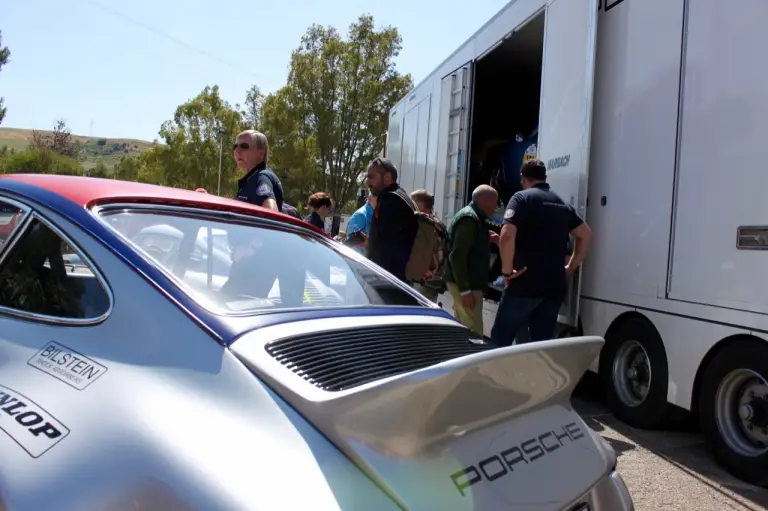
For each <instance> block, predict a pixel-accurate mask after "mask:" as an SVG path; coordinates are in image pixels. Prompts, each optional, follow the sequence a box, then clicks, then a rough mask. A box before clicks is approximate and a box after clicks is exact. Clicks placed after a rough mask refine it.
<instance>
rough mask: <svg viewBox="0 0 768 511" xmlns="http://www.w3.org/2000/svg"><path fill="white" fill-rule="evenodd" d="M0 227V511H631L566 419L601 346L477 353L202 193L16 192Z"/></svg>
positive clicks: (461, 332)
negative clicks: (0, 233) (2, 230)
mask: <svg viewBox="0 0 768 511" xmlns="http://www.w3.org/2000/svg"><path fill="white" fill-rule="evenodd" d="M0 207H2V210H3V211H4V212H6V213H7V215H6V216H8V217H9V218H15V220H14V222H15V223H14V224H13V225H12V226H11V228H9V229H8V230H9V232H8V233H7V235H6V237H5V239H4V244H3V245H2V248H0V510H3V511H83V510H85V511H90V510H94V511H106V510H112V511H116V510H120V511H128V510H176V511H180V510H188V511H191V510H198V511H203V510H251V511H253V510H270V511H271V510H289V511H292V510H299V509H302V510H339V509H342V510H361V511H379V510H382V511H383V510H397V509H403V510H425V511H451V510H456V511H469V510H489V511H497V510H515V509H520V510H526V511H540V510H542V511H543V510H567V511H576V510H580V511H584V510H591V511H609V510H610V511H624V510H630V509H633V506H632V501H631V498H630V496H629V493H628V491H627V489H626V487H625V485H624V483H623V481H622V479H621V477H620V476H619V474H618V473H617V472H616V455H615V453H614V451H613V450H612V449H611V447H610V446H609V445H608V444H607V443H606V442H605V441H604V440H602V439H601V438H600V437H599V436H598V435H597V434H596V433H594V432H593V431H592V430H591V429H590V428H589V427H588V426H587V425H586V424H585V423H584V422H583V421H582V420H581V418H580V417H579V415H578V414H577V413H576V412H575V411H574V410H573V408H572V407H571V404H570V396H571V392H572V390H573V388H574V386H575V385H576V383H577V382H578V380H579V379H580V378H581V376H582V374H583V373H584V371H585V370H586V368H587V367H588V365H589V364H590V362H591V361H592V360H593V359H594V358H595V356H596V355H597V353H598V351H599V349H600V347H601V346H602V344H603V340H602V339H600V338H595V337H582V338H573V339H564V340H553V341H547V342H541V343H535V344H531V345H525V346H513V347H509V348H502V349H491V348H490V347H489V346H487V345H485V344H483V343H482V340H480V339H475V338H473V335H472V334H471V332H470V331H469V330H467V329H466V328H464V327H463V326H461V325H460V324H458V323H457V322H456V321H455V320H454V319H452V318H451V316H450V315H448V314H447V313H445V312H444V311H442V310H440V309H438V308H436V307H434V306H432V305H430V303H429V302H427V301H426V300H425V299H424V298H423V297H421V296H420V295H419V294H418V293H416V292H415V291H413V290H412V289H411V288H409V287H407V286H404V285H402V284H400V283H399V282H397V281H396V280H394V279H393V278H392V277H391V276H390V275H389V274H387V273H386V272H384V271H382V270H381V269H380V268H378V267H377V266H375V265H373V264H372V263H370V262H368V261H367V260H366V259H365V258H363V257H361V256H359V255H358V254H357V253H356V252H354V251H352V250H351V249H348V248H345V247H343V246H341V245H340V244H337V243H335V242H333V241H331V240H329V239H328V238H327V237H325V236H323V235H322V234H320V233H319V232H318V231H316V230H313V228H312V227H309V226H308V225H307V224H304V223H303V222H301V221H300V220H297V219H293V218H290V217H287V216H283V215H280V214H277V213H272V212H270V211H266V210H264V209H261V208H258V207H255V206H250V205H248V204H244V203H241V202H236V201H231V200H228V199H221V198H218V197H214V196H210V195H205V194H200V193H196V192H186V191H184V190H176V189H169V188H163V187H156V186H150V185H143V184H138V183H124V182H119V181H112V180H100V179H90V178H80V177H64V176H52V175H34V176H31V175H12V176H2V178H0ZM6 224H8V222H6Z"/></svg>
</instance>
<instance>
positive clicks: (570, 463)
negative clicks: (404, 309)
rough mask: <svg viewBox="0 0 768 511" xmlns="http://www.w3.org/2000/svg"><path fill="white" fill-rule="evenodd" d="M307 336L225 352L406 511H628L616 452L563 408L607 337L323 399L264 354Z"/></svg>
mask: <svg viewBox="0 0 768 511" xmlns="http://www.w3.org/2000/svg"><path fill="white" fill-rule="evenodd" d="M391 319H392V320H395V319H394V318H391ZM318 326H319V324H318ZM312 328H315V326H313V327H312ZM305 329H306V328H305V327H302V326H298V325H295V324H294V325H292V326H289V327H287V328H286V325H283V326H282V327H281V330H280V331H279V332H278V331H275V332H270V331H265V330H266V329H261V330H259V331H257V332H253V333H252V334H247V335H246V336H244V337H243V338H241V339H240V340H238V341H236V342H235V343H234V344H233V345H232V346H231V349H232V351H233V352H234V353H235V354H236V355H237V356H238V357H239V358H240V359H241V360H242V361H243V362H244V363H246V365H248V366H249V367H250V368H251V369H252V370H253V371H254V372H256V373H257V374H258V376H259V377H261V378H262V379H263V380H264V381H265V382H266V383H267V384H268V385H270V386H271V387H272V388H273V389H275V391H276V392H277V393H278V394H280V395H281V396H282V397H283V398H284V399H285V400H286V401H288V402H289V403H290V404H291V405H292V406H293V407H294V408H296V409H297V410H298V411H299V412H300V413H301V414H302V415H303V416H304V417H306V418H307V419H308V420H309V421H310V422H311V423H312V424H314V426H315V427H316V428H318V430H320V431H321V432H322V433H323V434H324V435H325V436H326V437H327V438H328V439H329V440H330V441H331V442H332V443H334V444H335V445H336V446H337V447H338V448H339V449H340V450H341V451H343V452H344V453H345V454H346V455H347V456H348V457H349V458H350V459H352V460H353V461H354V462H355V463H356V464H357V466H358V467H359V468H360V469H361V470H363V471H364V472H365V473H367V474H368V476H369V477H370V478H371V479H372V480H373V481H374V482H376V483H377V484H378V485H379V487H380V488H382V490H383V491H385V492H386V493H388V494H389V495H390V496H391V497H392V498H393V499H394V500H395V501H396V502H397V503H398V504H399V505H400V506H401V507H402V508H403V509H414V510H424V509H429V510H432V509H435V510H437V509H439V510H441V511H448V510H461V511H463V510H495V511H497V510H504V509H526V510H528V511H540V510H541V511H543V510H564V509H591V510H595V509H606V510H607V509H611V510H624V509H632V507H631V500H629V504H627V503H626V502H627V499H628V498H629V495H628V493H626V487H625V486H624V484H623V482H622V481H621V478H620V477H619V476H618V474H615V473H614V470H615V465H616V455H615V453H614V451H613V449H612V448H611V447H610V446H609V445H608V444H607V442H605V441H604V440H603V439H602V438H600V436H599V435H598V434H597V433H595V432H593V431H592V430H591V429H590V428H589V427H588V426H587V425H586V424H585V423H584V421H583V420H582V419H581V418H580V416H579V415H578V414H577V413H576V412H575V411H574V410H573V408H572V406H571V403H570V397H571V393H572V391H573V389H574V387H575V386H576V384H577V383H578V381H579V380H580V378H581V377H582V375H583V374H584V372H585V371H586V370H587V368H588V366H589V364H590V363H591V362H592V360H593V359H594V358H595V357H596V356H597V354H598V352H599V350H600V348H601V347H602V345H603V343H604V341H603V339H601V338H599V337H578V338H570V339H557V340H551V341H543V342H537V343H531V344H525V345H521V346H511V347H506V348H498V349H492V350H487V351H482V352H479V353H475V354H470V355H466V356H463V357H460V358H455V359H451V360H448V361H445V362H443V363H440V364H437V365H432V366H429V367H426V368H424V369H420V370H416V371H411V372H407V373H404V374H400V375H397V376H393V377H389V378H386V379H383V380H379V381H375V382H371V383H367V384H365V385H362V386H360V387H356V388H353V389H349V390H343V391H339V392H327V391H324V390H321V389H318V388H317V387H315V386H313V385H312V384H310V383H308V382H307V381H305V380H303V379H302V378H300V377H297V376H296V374H295V373H294V372H293V371H292V370H290V369H288V368H286V367H284V366H282V365H281V364H279V363H278V362H276V361H275V360H274V359H272V358H271V357H270V356H269V355H268V354H267V350H265V345H267V344H269V342H270V341H273V340H275V339H276V338H285V337H287V336H290V335H293V334H294V333H293V332H291V331H292V330H295V331H299V330H305ZM294 370H295V368H294ZM583 506H587V507H583ZM590 506H591V507H590Z"/></svg>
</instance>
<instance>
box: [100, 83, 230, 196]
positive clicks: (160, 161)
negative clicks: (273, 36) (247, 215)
mask: <svg viewBox="0 0 768 511" xmlns="http://www.w3.org/2000/svg"><path fill="white" fill-rule="evenodd" d="M243 128H244V124H243V118H242V114H241V113H240V112H237V111H236V110H235V109H234V108H233V107H232V106H231V105H230V104H229V103H227V102H226V101H224V100H223V99H222V98H221V95H220V94H219V88H218V87H217V86H213V87H206V88H205V89H203V91H202V92H201V93H200V94H198V95H197V97H195V98H194V99H192V100H190V101H188V102H186V103H184V104H183V105H180V106H179V107H178V108H176V113H175V114H174V116H173V119H172V120H169V121H166V122H164V123H163V125H162V127H161V128H160V137H161V138H162V142H164V144H157V145H156V146H155V147H153V148H152V149H149V150H147V151H144V152H143V153H142V154H141V155H140V156H138V157H134V158H130V157H123V158H122V159H121V160H120V162H119V163H118V164H117V165H116V166H115V169H114V173H113V175H114V177H116V178H118V179H126V180H140V181H145V182H149V183H155V184H162V185H167V186H175V187H179V188H187V189H190V188H191V189H195V188H198V187H202V188H205V189H207V190H208V191H210V192H213V193H215V192H216V190H217V185H218V169H219V142H220V135H219V130H220V129H222V130H223V135H222V137H223V138H222V143H223V148H224V149H223V158H222V180H221V189H222V195H233V194H234V188H235V183H236V181H237V178H238V177H239V176H238V175H237V173H236V168H235V164H234V162H233V161H232V155H231V149H230V147H229V146H230V144H231V141H232V140H233V139H234V137H236V136H237V134H238V133H239V132H240V131H241V130H242V129H243Z"/></svg>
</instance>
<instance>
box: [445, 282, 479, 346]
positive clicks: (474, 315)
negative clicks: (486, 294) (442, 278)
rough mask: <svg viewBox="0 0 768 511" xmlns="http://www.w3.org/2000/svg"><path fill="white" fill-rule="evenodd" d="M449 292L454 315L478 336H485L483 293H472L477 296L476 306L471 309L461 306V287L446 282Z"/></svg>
mask: <svg viewBox="0 0 768 511" xmlns="http://www.w3.org/2000/svg"><path fill="white" fill-rule="evenodd" d="M445 284H446V286H447V287H448V292H449V293H450V294H451V298H453V315H454V317H455V318H456V319H458V320H459V322H460V323H461V324H462V325H464V326H465V327H467V328H469V329H470V330H472V331H473V332H475V333H476V334H477V335H480V336H482V335H483V292H482V291H472V294H473V295H474V296H475V306H474V307H472V308H471V309H468V308H466V307H464V306H463V305H462V304H461V292H460V291H459V287H458V286H457V285H456V284H454V283H453V282H446V283H445Z"/></svg>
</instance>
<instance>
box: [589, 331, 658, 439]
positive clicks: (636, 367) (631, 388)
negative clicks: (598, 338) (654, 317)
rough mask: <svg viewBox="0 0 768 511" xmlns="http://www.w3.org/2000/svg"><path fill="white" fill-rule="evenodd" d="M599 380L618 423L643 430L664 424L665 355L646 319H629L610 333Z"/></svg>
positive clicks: (656, 335) (601, 359)
mask: <svg viewBox="0 0 768 511" xmlns="http://www.w3.org/2000/svg"><path fill="white" fill-rule="evenodd" d="M600 379H601V382H602V386H603V390H604V391H605V398H606V403H607V405H608V407H609V408H610V409H611V411H613V413H614V414H615V415H616V417H617V418H618V419H619V420H621V421H622V422H625V423H626V424H629V425H630V426H633V427H638V428H643V429H656V428H659V427H661V426H663V425H664V424H665V423H666V421H667V417H668V411H669V404H668V403H667V388H668V385H669V372H668V366H667V354H666V351H665V349H664V343H663V342H662V340H661V337H659V334H658V332H657V331H656V329H655V328H654V326H653V325H652V324H651V323H650V322H649V321H648V320H646V319H644V318H639V317H636V318H629V319H626V320H624V321H622V322H621V323H620V324H619V325H617V327H616V328H615V329H612V331H609V333H608V335H606V343H605V346H604V347H603V349H602V351H601V353H600Z"/></svg>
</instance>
